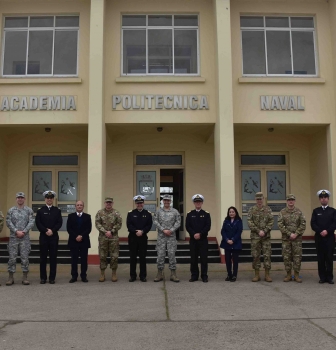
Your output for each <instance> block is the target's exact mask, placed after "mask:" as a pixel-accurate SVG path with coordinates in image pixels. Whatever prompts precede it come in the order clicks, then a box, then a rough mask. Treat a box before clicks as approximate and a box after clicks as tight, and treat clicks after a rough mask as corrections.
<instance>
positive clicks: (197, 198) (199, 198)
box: [191, 194, 204, 202]
mask: <svg viewBox="0 0 336 350" xmlns="http://www.w3.org/2000/svg"><path fill="white" fill-rule="evenodd" d="M191 200H192V201H193V202H203V201H204V197H203V196H202V195H201V194H195V195H193V196H192V197H191Z"/></svg>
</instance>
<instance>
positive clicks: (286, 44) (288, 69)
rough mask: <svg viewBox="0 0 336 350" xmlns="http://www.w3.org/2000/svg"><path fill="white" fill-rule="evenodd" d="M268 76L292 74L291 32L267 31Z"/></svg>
mask: <svg viewBox="0 0 336 350" xmlns="http://www.w3.org/2000/svg"><path fill="white" fill-rule="evenodd" d="M266 36H267V62H268V74H292V62H291V50H290V34H289V31H267V32H266Z"/></svg>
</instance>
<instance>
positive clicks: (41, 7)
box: [0, 0, 90, 125]
mask: <svg viewBox="0 0 336 350" xmlns="http://www.w3.org/2000/svg"><path fill="white" fill-rule="evenodd" d="M0 13H1V15H2V16H0V28H3V16H5V15H7V14H8V15H11V14H15V15H18V14H24V15H27V14H51V15H58V14H61V15H62V14H79V16H80V23H79V26H80V29H79V51H78V56H79V60H78V64H79V70H78V77H79V78H78V79H74V78H52V77H49V78H28V79H27V78H10V79H0V96H57V95H74V96H76V99H77V111H11V112H0V124H17V125H19V124H44V125H52V124H79V123H87V120H88V87H89V85H88V83H89V81H88V80H89V79H88V77H89V69H88V66H89V31H90V1H89V0H78V1H64V2H63V1H44V2H41V1H36V0H31V1H24V2H16V1H13V2H10V1H0ZM1 34H2V35H1V38H0V41H2V38H3V32H2V31H1ZM23 80H24V81H25V83H23ZM55 80H56V81H58V83H54V81H55ZM70 82H71V83H70Z"/></svg>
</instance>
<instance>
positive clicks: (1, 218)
mask: <svg viewBox="0 0 336 350" xmlns="http://www.w3.org/2000/svg"><path fill="white" fill-rule="evenodd" d="M4 222H5V218H4V215H3V214H2V211H0V232H1V231H2V229H3V226H4Z"/></svg>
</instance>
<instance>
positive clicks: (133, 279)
mask: <svg viewBox="0 0 336 350" xmlns="http://www.w3.org/2000/svg"><path fill="white" fill-rule="evenodd" d="M135 280H136V278H135V277H131V278H130V279H129V280H128V282H134V281H135Z"/></svg>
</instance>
